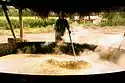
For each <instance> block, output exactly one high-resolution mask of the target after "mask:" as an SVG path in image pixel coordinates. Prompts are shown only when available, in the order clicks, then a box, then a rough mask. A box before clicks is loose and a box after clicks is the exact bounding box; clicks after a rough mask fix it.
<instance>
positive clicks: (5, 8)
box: [2, 5, 16, 39]
mask: <svg viewBox="0 0 125 83" xmlns="http://www.w3.org/2000/svg"><path fill="white" fill-rule="evenodd" d="M2 8H3V11H4V13H5V16H6V19H7V22H8V24H9V26H10V29H11V32H12V35H13V37H14V38H15V39H16V36H15V33H14V31H13V27H12V24H11V21H10V19H9V16H8V14H7V7H6V6H5V5H2Z"/></svg>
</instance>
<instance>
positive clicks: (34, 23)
mask: <svg viewBox="0 0 125 83" xmlns="http://www.w3.org/2000/svg"><path fill="white" fill-rule="evenodd" d="M17 18H18V17H16V19H15V18H14V19H12V18H10V20H11V24H12V26H13V28H14V29H16V28H19V20H18V19H17ZM55 21H56V20H55V19H47V20H44V19H41V18H38V19H33V18H23V24H24V28H25V27H26V28H36V27H37V28H41V27H47V26H49V25H53V24H54V23H55ZM0 29H1V30H9V29H10V27H9V25H8V22H7V21H6V19H1V21H0Z"/></svg>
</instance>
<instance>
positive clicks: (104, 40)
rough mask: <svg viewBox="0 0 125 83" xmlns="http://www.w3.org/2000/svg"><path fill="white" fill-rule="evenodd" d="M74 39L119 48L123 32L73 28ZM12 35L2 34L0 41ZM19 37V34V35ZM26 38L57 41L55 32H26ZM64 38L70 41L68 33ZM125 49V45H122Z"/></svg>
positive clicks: (77, 41)
mask: <svg viewBox="0 0 125 83" xmlns="http://www.w3.org/2000/svg"><path fill="white" fill-rule="evenodd" d="M71 36H72V40H73V42H76V43H89V44H96V45H104V46H105V45H106V46H112V47H116V48H118V46H119V45H120V43H121V41H122V39H123V33H104V32H102V31H101V30H99V29H96V30H93V29H73V30H72V34H71ZM9 37H12V36H5V35H4V36H0V42H1V43H3V42H7V38H9ZM17 37H19V36H17ZM24 39H27V40H28V41H47V42H51V41H55V33H41V34H24ZM64 39H65V41H66V42H70V41H69V35H68V33H66V34H65V36H64ZM122 49H125V45H123V46H122Z"/></svg>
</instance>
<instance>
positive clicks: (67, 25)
mask: <svg viewBox="0 0 125 83" xmlns="http://www.w3.org/2000/svg"><path fill="white" fill-rule="evenodd" d="M66 28H67V30H68V31H69V33H71V31H70V29H69V23H68V21H67V20H66Z"/></svg>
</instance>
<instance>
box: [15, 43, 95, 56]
mask: <svg viewBox="0 0 125 83" xmlns="http://www.w3.org/2000/svg"><path fill="white" fill-rule="evenodd" d="M73 45H74V49H75V52H76V55H79V53H80V52H83V51H84V49H88V50H91V51H94V50H95V49H96V47H97V45H92V44H91V45H90V44H78V43H73ZM56 48H58V49H56ZM17 49H20V50H21V51H23V53H31V54H53V53H56V54H57V52H56V51H57V50H58V52H61V53H64V54H68V55H73V52H72V46H71V43H67V42H65V43H64V45H61V46H57V45H56V43H55V42H23V43H18V44H17Z"/></svg>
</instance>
